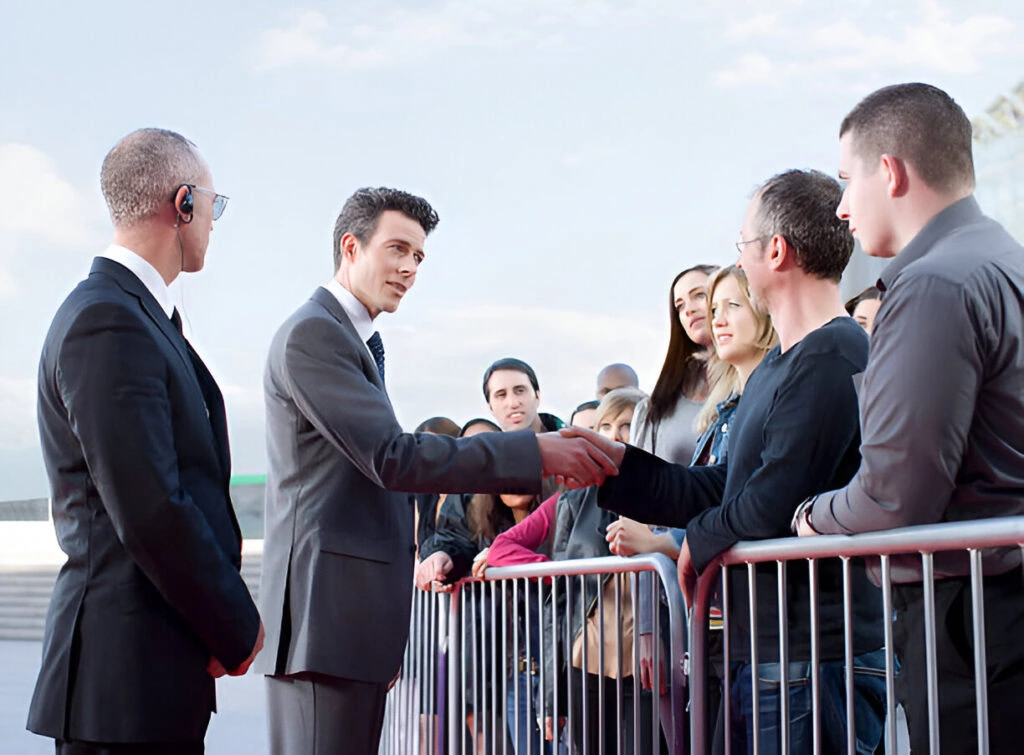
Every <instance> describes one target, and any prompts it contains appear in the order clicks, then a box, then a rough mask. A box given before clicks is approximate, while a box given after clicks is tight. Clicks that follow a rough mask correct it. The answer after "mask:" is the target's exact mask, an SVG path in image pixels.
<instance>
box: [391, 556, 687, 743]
mask: <svg viewBox="0 0 1024 755" xmlns="http://www.w3.org/2000/svg"><path fill="white" fill-rule="evenodd" d="M641 573H648V574H652V575H654V578H653V579H648V578H646V577H645V578H643V579H641V578H640V576H639V575H640V574H641ZM595 576H596V577H597V579H596V580H595ZM580 598H582V599H580ZM644 603H646V604H647V605H646V606H643V604H644ZM559 607H561V609H562V610H559ZM648 609H650V612H649V616H650V620H649V622H648V623H649V625H650V629H651V632H650V634H651V643H650V644H651V653H650V655H651V666H652V676H653V684H652V687H653V690H654V691H655V692H654V693H653V694H650V695H647V694H640V693H639V687H640V684H639V683H638V681H636V680H639V678H640V666H641V647H640V645H641V643H640V640H639V631H638V626H637V624H638V622H639V617H640V614H641V611H644V612H646V611H647V610H648ZM623 615H626V616H629V615H631V616H632V617H633V619H634V623H633V624H632V625H630V624H629V623H628V622H625V621H624V620H623V619H621V618H619V617H623ZM588 617H596V618H594V619H593V621H592V624H593V625H594V626H588V622H587V618H588ZM600 617H604V618H607V617H615V618H614V621H613V625H612V626H607V627H606V621H605V620H601V618H600ZM573 619H575V620H576V624H577V625H579V624H582V629H581V631H580V634H579V636H571V635H572V625H573ZM624 623H625V626H624ZM631 628H632V630H633V631H631V632H630V631H629V630H630V629H631ZM594 632H596V633H597V636H596V637H594V636H593V633H594ZM624 632H628V633H630V634H632V642H629V643H626V642H624V638H623V635H624ZM685 634H686V614H685V608H684V605H683V600H682V594H681V592H680V590H679V586H678V583H677V578H676V566H675V564H674V562H672V561H671V560H670V559H668V558H667V557H665V556H664V555H661V554H647V555H641V556H635V557H632V558H628V559H626V558H618V557H608V558H593V559H578V560H571V561H554V562H547V563H543V564H533V565H523V566H516V567H506V568H491V569H488V571H487V579H486V580H474V579H470V580H464V581H462V582H460V583H459V584H457V585H456V586H455V587H454V590H453V591H452V592H451V593H450V594H444V593H440V594H439V593H425V592H421V591H419V590H414V595H413V599H412V619H411V626H410V635H409V644H408V646H407V648H406V654H405V660H404V664H403V668H402V672H401V675H400V678H399V680H398V682H397V683H396V685H395V687H394V688H393V689H392V691H391V693H390V694H389V696H388V703H387V708H386V711H385V724H384V731H383V736H382V740H381V747H380V752H381V753H387V754H388V755H407V754H412V753H415V754H416V755H431V754H433V753H455V754H456V755H477V754H478V753H486V754H487V755H562V754H563V753H564V754H566V755H567V754H568V753H587V754H588V755H589V754H590V753H595V754H597V753H600V754H603V753H616V752H617V753H641V752H654V753H660V752H662V751H663V749H662V747H665V749H667V751H669V752H680V753H681V752H685V751H686V745H687V738H688V733H687V731H686V722H687V719H686V715H685V700H684V694H685V687H686V684H685V677H684V670H683V659H684V654H685V650H686V641H685ZM552 638H560V639H561V642H560V643H559V642H553V641H552ZM595 640H596V653H597V657H596V659H595V658H594V656H593V654H594V652H595V648H594V647H591V645H593V643H594V641H595ZM588 641H589V642H588ZM606 647H608V648H610V651H611V653H613V655H612V656H611V657H610V658H609V657H608V652H607V651H606ZM574 651H575V652H574ZM569 654H573V656H574V657H575V660H574V659H573V658H570V657H569ZM594 660H596V661H597V663H596V666H594V664H593V662H594ZM567 661H572V662H567ZM577 664H578V665H577ZM570 666H573V669H574V670H571V671H570V670H569V667H570ZM578 667H582V669H590V670H593V671H606V672H607V671H609V670H614V673H613V674H607V673H606V674H594V675H593V676H588V675H586V674H583V673H582V672H581V671H580V670H579V668H578ZM553 672H554V673H553ZM666 676H667V678H665V677H666ZM533 687H536V692H534V691H533V689H532V688H533ZM595 687H596V689H595ZM661 689H663V690H664V693H663V694H657V692H658V691H659V690H661ZM630 690H636V691H637V692H638V694H632V695H630V694H629V691H630ZM546 699H547V700H549V702H545V700H546ZM554 706H557V709H556V708H555V707H554ZM644 708H646V709H647V710H644ZM552 713H557V714H558V715H557V716H554V715H551V714H552ZM548 718H550V719H551V728H552V737H553V738H552V740H551V741H550V742H549V741H546V740H545V739H544V723H545V719H548ZM535 722H536V723H535ZM606 722H607V723H606ZM563 723H564V725H562V724H563ZM588 724H589V725H588ZM595 724H596V726H595ZM630 729H631V730H630ZM663 742H664V744H663Z"/></svg>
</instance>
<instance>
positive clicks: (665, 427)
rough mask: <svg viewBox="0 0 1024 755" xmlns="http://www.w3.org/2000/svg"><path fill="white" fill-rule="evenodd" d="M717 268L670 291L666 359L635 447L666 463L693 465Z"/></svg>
mask: <svg viewBox="0 0 1024 755" xmlns="http://www.w3.org/2000/svg"><path fill="white" fill-rule="evenodd" d="M716 269H717V268H716V267H715V266H714V265H695V266H694V267H691V268H687V269H686V270H684V271H683V272H681V273H679V275H677V276H676V277H675V278H673V280H672V285H671V286H670V287H669V294H668V296H669V301H668V307H669V341H668V353H667V354H665V363H664V365H662V368H661V374H660V375H658V382H657V383H655V385H654V390H653V391H652V392H651V397H650V398H649V399H646V400H644V401H641V402H640V403H639V404H638V405H637V407H636V413H635V415H634V418H633V444H634V445H636V446H638V447H640V448H642V449H643V450H644V451H648V452H650V453H652V454H654V455H656V456H659V457H661V458H662V459H665V460H666V461H671V462H675V463H677V464H689V463H690V459H691V458H692V457H693V451H694V448H695V447H696V445H697V432H696V431H695V430H694V429H693V422H694V419H695V418H696V417H697V413H698V412H699V411H700V408H701V405H702V404H703V402H704V399H705V398H706V397H707V391H708V385H707V374H706V367H707V358H708V348H709V347H710V346H711V330H710V327H709V323H708V295H707V287H708V276H710V275H711V273H713V272H715V270H716Z"/></svg>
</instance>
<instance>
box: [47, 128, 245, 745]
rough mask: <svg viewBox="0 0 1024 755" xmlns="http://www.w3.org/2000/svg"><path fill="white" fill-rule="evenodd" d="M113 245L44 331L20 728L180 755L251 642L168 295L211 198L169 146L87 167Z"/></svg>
mask: <svg viewBox="0 0 1024 755" xmlns="http://www.w3.org/2000/svg"><path fill="white" fill-rule="evenodd" d="M100 183H101V185H102V188H103V196H104V198H105V199H106V201H107V207H108V209H109V211H110V219H111V221H112V222H113V226H114V235H113V243H112V244H111V245H110V246H108V247H107V248H106V249H105V250H104V251H102V252H101V253H100V254H99V255H97V256H96V259H95V260H93V263H92V270H91V271H90V273H89V277H88V278H87V279H86V280H84V281H82V282H81V283H79V284H78V286H77V287H76V288H75V290H74V291H72V292H71V294H70V295H69V296H68V298H67V299H65V301H64V303H63V304H62V305H61V307H60V309H59V310H58V311H57V314H56V315H55V316H54V319H53V324H52V325H51V326H50V332H49V333H48V334H47V336H46V341H45V343H44V345H43V354H42V358H41V360H40V364H39V391H38V396H39V398H38V419H39V433H40V436H41V438H42V450H43V458H44V460H45V462H46V469H47V474H48V475H49V478H50V489H51V500H52V506H53V523H54V527H55V528H56V530H57V539H58V541H59V542H60V546H61V548H62V549H63V550H64V552H65V553H66V554H67V562H66V563H65V564H64V566H63V568H61V571H60V574H59V575H58V577H57V583H56V585H54V588H53V597H52V599H51V601H50V610H49V613H48V614H47V617H46V631H45V634H44V636H43V658H42V665H41V668H40V671H39V679H38V681H37V682H36V688H35V693H34V695H33V696H32V704H31V706H30V708H29V718H28V728H29V729H30V730H31V731H34V732H36V733H37V734H42V735H44V736H47V737H52V738H53V739H54V740H56V748H57V753H58V755H113V754H115V753H116V754H118V755H129V754H131V755H136V754H138V755H141V754H142V753H146V754H147V755H172V753H173V755H185V754H188V755H195V754H198V753H202V752H203V739H204V737H205V734H206V727H207V724H208V723H209V721H210V713H211V712H213V710H214V709H215V707H216V700H215V697H214V681H213V680H214V677H217V676H220V675H222V674H224V673H226V672H227V673H232V674H243V673H245V671H246V670H247V669H248V667H249V664H250V663H251V662H252V660H253V657H254V656H255V655H256V653H257V652H259V650H260V648H261V647H262V644H263V626H262V624H261V623H260V617H259V614H258V613H257V611H256V606H255V604H254V603H253V601H252V598H251V597H250V596H249V591H248V589H247V588H246V586H245V583H244V582H243V581H242V577H241V576H240V574H239V567H240V566H241V543H242V535H241V531H240V530H239V527H238V521H237V519H236V518H235V512H234V509H233V508H232V506H231V500H230V498H229V494H228V484H229V480H230V475H231V456H230V451H229V449H228V435H227V417H226V416H225V412H224V399H223V398H222V397H221V392H220V390H219V389H218V388H217V383H216V382H215V381H214V379H213V376H212V375H211V374H210V372H209V370H207V369H206V366H205V365H204V364H203V361H202V360H201V359H200V358H199V355H198V354H197V353H196V352H195V350H194V349H193V348H192V346H191V345H190V344H189V343H188V341H187V340H186V339H185V337H184V336H183V335H182V328H181V316H180V315H179V313H178V311H177V309H175V307H174V303H173V300H172V298H171V295H170V293H169V292H168V288H167V287H168V286H169V285H170V284H171V282H172V281H173V280H175V279H176V278H177V277H178V275H179V274H180V273H182V272H189V273H191V272H197V271H199V270H202V268H203V263H204V261H205V259H206V248H207V244H208V243H209V240H210V232H211V231H212V230H213V222H214V221H215V220H217V218H219V217H220V214H221V213H222V212H223V211H224V206H225V204H226V203H227V197H224V196H221V195H220V194H217V192H216V191H215V190H214V188H213V185H214V184H213V175H212V174H211V172H210V168H209V166H208V165H207V164H206V162H205V161H204V160H203V158H202V157H201V156H200V154H199V151H198V150H197V149H196V146H195V145H194V144H192V142H190V141H189V140H187V139H186V138H185V137H183V136H181V135H180V134H176V133H174V132H173V131H165V130H163V129H155V128H146V129H140V130H138V131H135V132H133V133H131V134H129V135H128V136H126V137H124V138H123V139H122V140H121V141H120V142H118V143H117V145H116V146H115V147H114V148H113V149H112V150H111V151H110V153H109V154H108V155H107V157H106V159H105V160H104V161H103V169H102V172H101V174H100Z"/></svg>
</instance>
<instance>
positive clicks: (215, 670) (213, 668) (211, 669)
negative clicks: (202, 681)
mask: <svg viewBox="0 0 1024 755" xmlns="http://www.w3.org/2000/svg"><path fill="white" fill-rule="evenodd" d="M263 638H264V633H263V621H262V620H260V631H259V633H258V634H257V635H256V643H255V644H254V645H253V646H252V652H251V653H249V657H248V658H246V659H245V660H244V661H242V663H241V665H240V666H239V667H238V668H235V669H232V670H230V671H228V670H227V669H226V668H224V665H223V664H222V663H221V662H220V661H218V660H217V659H216V658H214V657H213V656H210V662H209V663H207V664H206V672H207V673H208V674H209V675H210V676H212V677H213V678H214V679H220V678H221V677H222V676H224V675H227V676H242V675H243V674H245V672H246V671H248V670H249V667H250V666H251V665H252V662H253V661H254V660H255V659H256V656H257V655H259V652H260V651H261V650H262V649H263Z"/></svg>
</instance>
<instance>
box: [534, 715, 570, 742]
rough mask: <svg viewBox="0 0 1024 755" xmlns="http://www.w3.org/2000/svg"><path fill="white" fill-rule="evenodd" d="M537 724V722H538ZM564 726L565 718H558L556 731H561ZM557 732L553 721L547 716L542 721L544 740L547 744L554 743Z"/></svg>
mask: <svg viewBox="0 0 1024 755" xmlns="http://www.w3.org/2000/svg"><path fill="white" fill-rule="evenodd" d="M538 723H539V722H538ZM563 726H565V717H564V716H559V717H558V731H561V729H562V727H563ZM558 731H556V730H555V719H553V718H552V717H551V716H548V717H547V718H545V719H544V739H545V741H547V742H554V741H555V739H556V738H557V737H558Z"/></svg>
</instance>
